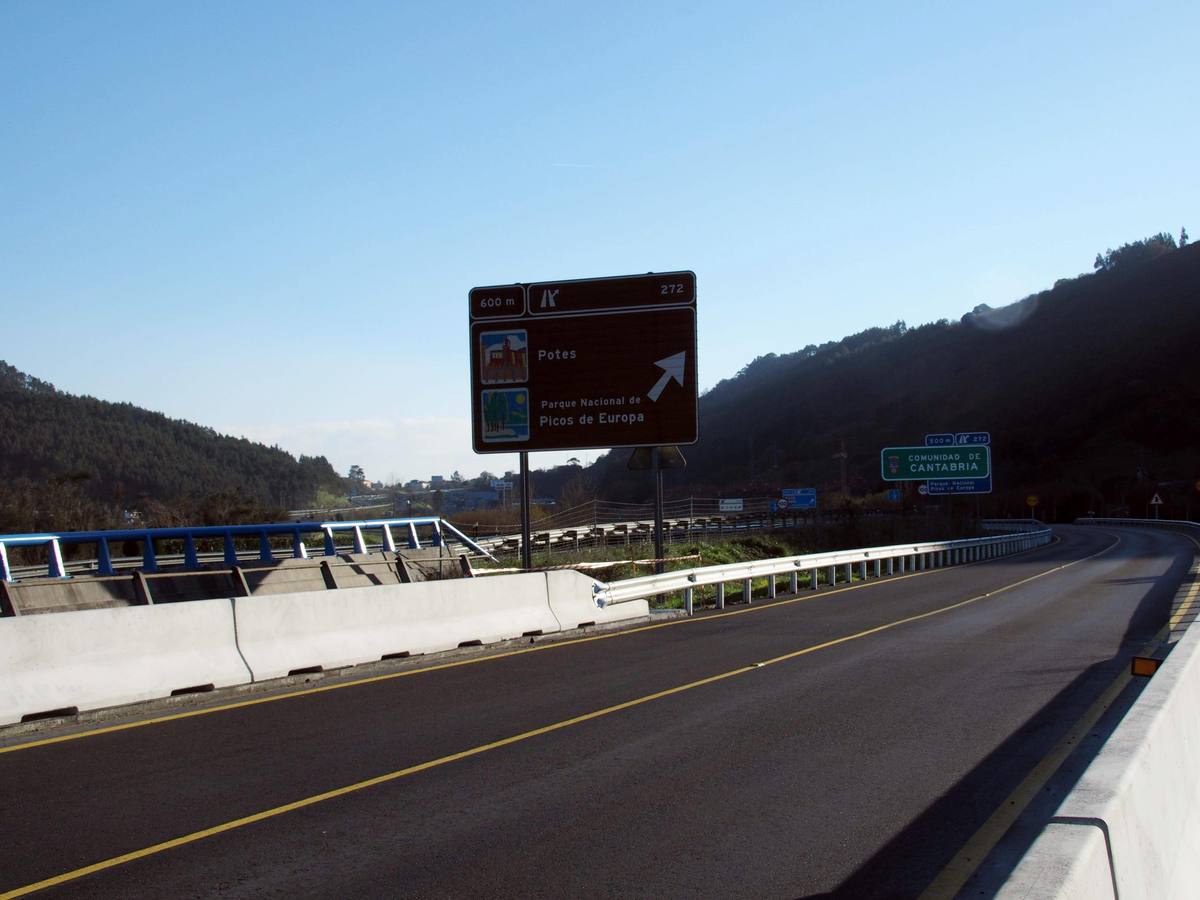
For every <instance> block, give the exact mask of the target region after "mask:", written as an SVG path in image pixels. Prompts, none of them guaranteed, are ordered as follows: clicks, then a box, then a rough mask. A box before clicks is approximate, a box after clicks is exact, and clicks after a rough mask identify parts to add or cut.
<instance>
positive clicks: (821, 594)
mask: <svg viewBox="0 0 1200 900" xmlns="http://www.w3.org/2000/svg"><path fill="white" fill-rule="evenodd" d="M985 562H989V560H980V561H979V562H974V563H967V564H963V565H958V566H947V567H943V568H939V569H926V570H924V571H920V572H908V573H905V574H903V575H890V576H885V577H882V578H878V579H874V580H869V581H862V582H859V583H858V584H850V585H847V586H845V587H840V588H833V589H826V590H823V591H813V592H811V593H804V594H800V595H797V596H795V597H791V598H788V599H786V600H773V601H768V602H765V603H760V604H758V605H751V606H747V607H745V608H744V609H734V610H726V611H725V612H719V613H713V614H709V615H702V616H695V617H692V618H680V619H672V620H671V621H669V622H658V623H656V624H654V625H641V626H638V627H637V628H625V629H622V630H620V631H613V632H609V633H606V634H596V635H591V636H589V637H581V638H571V639H568V640H562V641H552V642H548V643H545V644H539V645H537V646H534V647H522V648H521V649H519V650H508V651H505V652H502V653H492V654H489V655H487V656H475V657H471V658H470V659H459V660H455V661H453V662H446V663H437V664H434V665H429V666H421V667H419V668H413V669H406V670H404V671H403V672H388V673H387V674H384V675H371V676H367V677H365V678H355V679H353V680H351V681H341V682H338V683H337V684H327V685H322V686H319V687H311V688H304V689H302V690H297V691H288V692H287V693H281V694H272V695H270V696H266V697H255V698H254V699H252V700H238V701H236V702H234V703H222V704H220V705H218V706H206V707H204V708H203V709H191V710H188V711H187V712H178V713H170V714H169V715H163V716H154V717H153V718H149V719H139V720H138V721H136V722H123V723H121V724H120V725H106V726H104V727H102V728H91V729H88V730H87V731H76V732H72V733H71V734H61V735H57V736H55V737H49V738H41V739H39V740H34V741H26V742H24V743H20V744H12V745H10V746H7V747H0V756H2V755H3V754H5V753H14V752H16V751H18V750H32V749H33V748H35V747H46V746H49V745H51V744H62V743H65V742H67V741H78V740H82V739H83V738H89V737H96V736H98V735H102V734H112V733H114V732H118V731H129V730H130V729H133V728H144V727H146V726H147V725H162V724H164V723H166V722H175V721H178V720H180V719H190V718H193V717H196V716H207V715H212V714H213V713H219V712H228V711H229V710H234V709H244V708H245V707H248V706H258V705H259V704H261V703H275V702H277V701H280V700H294V699H296V698H299V697H311V696H312V695H314V694H324V693H326V692H328V691H340V690H342V689H344V688H352V687H360V686H362V685H365V684H376V683H378V682H381V681H391V680H393V679H396V678H408V677H411V676H413V675H424V674H426V673H428V672H440V671H442V670H444V669H456V668H458V667H459V666H473V665H478V664H479V663H486V662H492V661H493V660H498V659H508V658H509V657H513V656H524V655H525V654H527V653H540V652H542V651H543V650H557V649H559V648H562V647H571V646H575V645H576V644H589V643H592V642H593V641H605V640H610V639H612V638H620V637H627V636H628V635H631V634H641V633H643V632H646V631H656V630H658V629H660V628H673V627H676V626H679V625H691V624H695V623H700V622H711V621H713V620H714V619H725V618H729V617H731V616H743V615H747V614H749V613H758V612H763V611H764V610H769V609H776V608H778V607H783V606H791V605H792V604H793V603H806V602H808V601H810V600H817V599H822V598H825V597H829V596H832V595H833V594H841V593H845V592H846V591H856V590H860V589H861V588H865V587H874V586H875V585H880V584H890V583H895V582H897V581H902V580H905V579H908V578H918V577H920V576H922V575H936V574H938V573H941V572H949V571H952V570H954V569H963V568H966V566H968V565H971V566H975V565H981V564H983V563H985Z"/></svg>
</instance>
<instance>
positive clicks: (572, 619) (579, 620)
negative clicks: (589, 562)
mask: <svg viewBox="0 0 1200 900" xmlns="http://www.w3.org/2000/svg"><path fill="white" fill-rule="evenodd" d="M597 585H599V586H600V587H604V585H602V584H601V583H600V582H599V581H596V579H594V578H589V577H588V576H587V575H584V574H583V573H582V572H576V571H574V570H571V569H564V570H561V571H558V572H547V573H546V590H547V593H548V595H549V598H550V608H551V609H552V610H553V611H554V617H555V618H556V619H558V622H559V624H560V625H562V627H563V629H564V630H569V629H571V628H578V627H580V626H581V625H585V626H586V625H604V624H607V623H610V622H620V621H623V620H625V619H635V618H638V617H645V616H648V615H650V603H649V601H648V600H632V601H630V602H628V603H621V604H618V605H604V606H602V605H601V604H600V601H599V598H600V597H602V596H603V595H602V594H597V593H596V590H595V588H596V586H597Z"/></svg>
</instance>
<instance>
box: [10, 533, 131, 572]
mask: <svg viewBox="0 0 1200 900" xmlns="http://www.w3.org/2000/svg"><path fill="white" fill-rule="evenodd" d="M4 568H5V566H4V545H3V544H0V577H4V578H5V579H7V576H6V575H5V574H4ZM96 571H97V572H98V573H99V574H101V575H111V574H112V573H113V564H112V553H111V551H110V550H109V549H108V538H104V537H102V538H100V540H98V541H97V542H96Z"/></svg>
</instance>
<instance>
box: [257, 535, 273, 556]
mask: <svg viewBox="0 0 1200 900" xmlns="http://www.w3.org/2000/svg"><path fill="white" fill-rule="evenodd" d="M258 558H259V559H261V560H264V561H269V560H272V559H274V558H275V554H273V553H272V552H271V539H270V538H269V537H267V533H266V532H265V531H261V532H259V535H258Z"/></svg>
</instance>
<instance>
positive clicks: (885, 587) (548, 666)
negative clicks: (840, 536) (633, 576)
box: [0, 527, 1196, 897]
mask: <svg viewBox="0 0 1200 900" xmlns="http://www.w3.org/2000/svg"><path fill="white" fill-rule="evenodd" d="M1057 533H1058V536H1059V538H1060V540H1059V541H1057V542H1056V543H1055V544H1054V545H1052V546H1050V547H1046V548H1043V549H1041V550H1037V551H1033V552H1030V553H1027V554H1024V555H1021V556H1017V557H1013V558H1008V559H1002V560H993V561H988V562H985V563H979V564H975V565H970V566H963V567H958V568H950V569H941V570H932V571H927V572H921V573H915V574H910V575H906V576H900V577H895V578H890V579H883V580H880V581H870V582H867V583H865V584H856V585H854V586H852V587H842V588H836V589H832V590H830V589H826V590H822V591H819V592H813V593H805V594H801V595H799V596H798V597H796V598H784V599H781V600H777V601H774V602H771V603H756V604H754V606H752V607H740V608H732V609H729V610H726V611H725V612H724V613H723V614H722V613H710V614H707V615H701V616H697V617H695V618H693V619H678V620H673V621H670V622H667V623H659V624H656V625H653V626H650V627H643V628H638V629H633V630H627V631H623V632H618V633H615V634H606V635H593V636H590V637H588V638H586V639H582V640H570V641H563V640H558V641H552V640H551V639H549V638H547V639H537V640H538V641H539V643H535V644H532V645H528V646H522V647H518V648H515V649H514V648H511V647H510V648H507V649H505V650H504V651H503V652H499V653H496V652H490V653H482V654H481V653H476V654H474V655H469V656H467V655H459V656H456V657H453V658H451V659H448V660H446V659H443V660H437V661H427V662H424V663H422V662H421V661H420V660H417V661H410V662H408V663H397V664H391V668H389V669H386V670H382V669H377V670H375V672H374V673H373V674H371V675H370V676H369V677H364V676H363V673H361V672H360V673H358V674H357V675H355V674H343V675H341V676H335V677H328V678H326V679H323V680H319V681H316V682H314V684H313V685H309V686H308V689H307V690H297V689H295V688H292V689H289V690H288V691H280V692H277V693H274V694H269V695H244V694H243V695H227V696H225V697H224V698H217V699H215V700H210V701H209V705H208V706H202V707H199V708H197V709H194V710H192V711H190V712H189V713H187V714H185V715H182V716H179V715H176V713H174V712H170V713H162V712H160V713H159V721H156V722H150V723H148V722H147V721H145V720H127V721H123V722H117V723H115V727H110V728H109V729H108V730H103V729H101V728H100V727H99V726H92V731H79V730H78V729H77V730H75V731H63V732H58V733H55V732H49V733H47V734H43V735H38V736H37V739H36V740H35V739H33V738H32V737H31V736H25V737H24V738H10V739H9V741H8V744H7V745H6V746H0V797H2V798H3V801H2V803H3V807H4V809H5V814H4V822H5V837H4V840H3V841H0V891H17V892H20V891H22V890H25V889H29V890H30V891H31V892H33V891H35V890H41V891H44V895H46V896H70V897H85V896H87V897H92V896H114V897H117V896H119V897H161V896H163V895H164V894H171V895H175V896H182V897H192V896H211V895H218V896H229V897H245V896H262V895H279V896H291V895H301V896H317V897H346V896H463V895H468V894H471V895H485V896H486V895H490V896H556V897H557V896H565V895H576V896H612V895H618V896H654V897H662V896H700V895H703V896H747V897H750V896H752V897H764V896H766V897H797V896H808V895H816V894H822V893H833V894H837V895H844V896H855V897H862V896H916V895H918V894H920V893H921V891H922V890H923V889H924V888H925V887H926V886H927V885H928V884H929V883H930V882H931V881H932V880H933V879H934V878H935V877H936V876H938V874H939V873H940V872H942V871H943V869H945V868H946V866H947V864H948V863H950V862H951V861H952V859H954V857H955V854H956V853H958V851H959V850H960V848H961V847H962V846H963V844H964V843H965V842H966V841H967V839H968V838H969V837H971V835H973V834H975V833H976V831H977V830H978V829H980V827H981V826H983V825H984V824H985V822H987V820H988V819H989V817H990V816H991V815H992V814H993V812H994V811H995V810H997V809H998V808H1001V807H1002V806H1003V805H1004V804H1005V802H1006V798H1008V796H1009V794H1010V793H1011V792H1012V791H1013V789H1014V788H1015V787H1016V786H1017V784H1018V783H1019V782H1020V781H1021V780H1022V779H1023V778H1024V777H1025V775H1026V774H1027V773H1029V772H1030V771H1031V770H1033V769H1034V767H1035V766H1037V764H1038V762H1039V761H1040V760H1041V759H1042V758H1043V757H1044V756H1046V754H1047V753H1048V752H1050V750H1051V749H1052V748H1053V747H1054V746H1055V744H1056V743H1057V742H1058V741H1059V740H1060V739H1062V737H1063V736H1064V735H1065V734H1066V733H1067V732H1068V730H1069V729H1070V728H1071V726H1072V725H1073V724H1074V723H1075V722H1076V721H1077V720H1078V719H1079V718H1080V716H1081V715H1082V714H1083V713H1084V711H1085V710H1087V709H1088V707H1089V706H1091V705H1092V704H1093V702H1094V701H1095V700H1096V698H1097V697H1099V696H1100V695H1101V694H1102V693H1103V692H1104V690H1105V688H1107V687H1108V686H1109V685H1110V684H1112V683H1113V680H1114V678H1116V677H1117V676H1118V675H1119V674H1120V673H1121V672H1123V671H1125V670H1126V669H1127V668H1128V660H1129V656H1130V655H1131V654H1133V653H1135V652H1137V651H1138V650H1140V649H1141V648H1142V647H1143V645H1145V644H1146V643H1147V641H1150V640H1151V639H1152V638H1154V636H1155V634H1156V633H1157V632H1159V630H1160V629H1161V628H1162V627H1163V626H1164V625H1165V623H1166V621H1167V617H1168V612H1169V608H1170V602H1171V598H1172V596H1173V595H1174V593H1175V590H1176V587H1177V586H1178V585H1179V583H1180V581H1181V580H1182V579H1183V577H1184V575H1185V574H1186V572H1187V570H1188V567H1189V565H1190V564H1191V561H1192V558H1193V556H1194V554H1195V553H1196V547H1195V546H1194V545H1193V544H1192V543H1191V542H1190V541H1188V540H1187V539H1185V538H1182V537H1178V536H1175V535H1171V534H1164V533H1153V532H1140V531H1135V530H1121V531H1119V532H1117V531H1105V530H1101V529H1098V528H1087V529H1083V528H1070V527H1067V528H1060V529H1058V530H1057ZM543 640H544V643H543V642H541V641H543ZM314 686H317V687H318V688H319V689H318V690H313V689H312V688H313V687H314ZM1132 689H1133V688H1131V690H1132ZM247 701H250V702H247ZM22 741H23V742H24V743H22Z"/></svg>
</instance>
